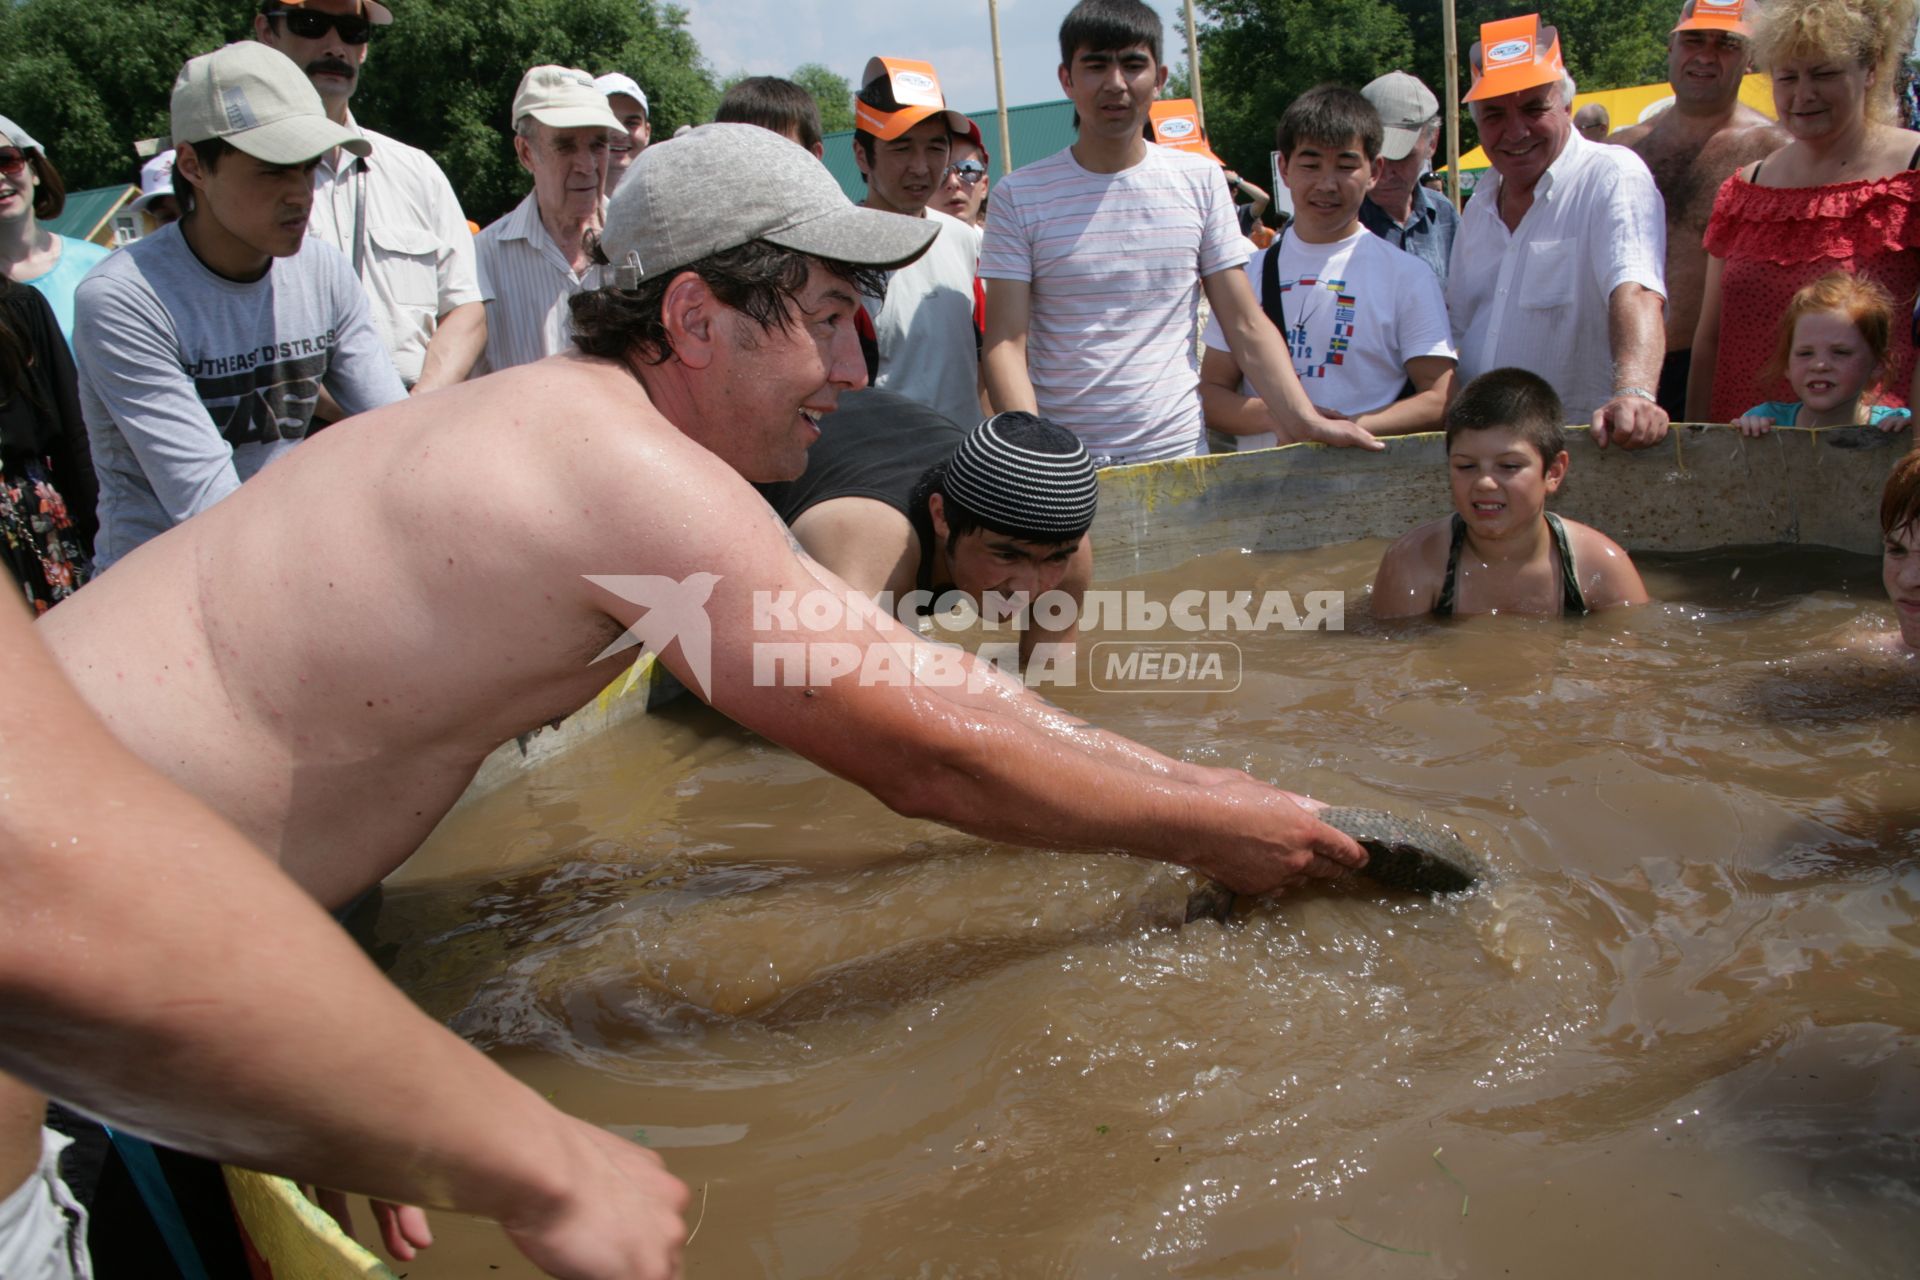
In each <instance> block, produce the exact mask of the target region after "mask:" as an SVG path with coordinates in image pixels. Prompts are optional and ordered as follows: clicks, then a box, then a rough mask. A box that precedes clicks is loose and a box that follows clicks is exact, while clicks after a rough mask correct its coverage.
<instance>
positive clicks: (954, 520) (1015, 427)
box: [907, 413, 1093, 555]
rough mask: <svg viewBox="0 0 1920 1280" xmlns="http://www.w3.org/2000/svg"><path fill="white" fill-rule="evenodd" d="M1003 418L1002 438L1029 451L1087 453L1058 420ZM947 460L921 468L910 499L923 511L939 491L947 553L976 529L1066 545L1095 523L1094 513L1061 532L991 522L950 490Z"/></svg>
mask: <svg viewBox="0 0 1920 1280" xmlns="http://www.w3.org/2000/svg"><path fill="white" fill-rule="evenodd" d="M998 416H999V418H1000V419H1001V423H1000V432H999V434H1000V438H1001V439H1002V440H1004V441H1005V442H1006V443H1007V444H1009V445H1012V446H1014V447H1015V448H1018V449H1022V450H1025V451H1027V452H1030V453H1043V454H1051V455H1054V456H1056V457H1062V458H1066V457H1072V456H1073V455H1075V454H1079V453H1084V452H1085V450H1086V446H1085V445H1083V444H1081V442H1080V438H1079V437H1078V436H1076V435H1074V434H1073V432H1071V431H1069V430H1067V429H1066V428H1065V427H1063V426H1060V425H1059V424H1057V423H1054V422H1049V421H1047V420H1046V419H1045V418H1041V417H1037V416H1035V415H1033V414H1027V413H1018V414H1016V413H1004V414H1000V415H998ZM947 466H948V462H947V460H945V459H943V460H941V461H939V462H936V463H934V464H933V465H932V466H930V467H928V468H927V469H926V470H925V471H923V472H921V474H920V479H919V480H917V481H916V482H915V483H914V486H913V494H912V496H911V497H910V498H908V500H907V510H909V511H924V510H926V508H927V499H928V498H930V497H932V496H933V495H934V494H936V493H937V494H939V495H940V509H941V512H942V514H943V516H944V518H945V519H946V522H947V554H948V555H952V554H954V553H955V551H956V549H957V548H958V546H959V543H960V539H961V538H963V537H965V536H966V535H967V534H969V533H972V532H974V531H975V530H976V529H983V530H985V531H986V532H988V533H993V534H998V535H999V536H1001V537H1003V538H1012V539H1013V540H1014V541H1016V542H1036V543H1039V544H1040V545H1042V546H1065V545H1067V544H1068V543H1075V542H1078V541H1080V539H1081V538H1084V537H1085V536H1086V534H1087V530H1088V529H1091V528H1092V527H1093V519H1092V517H1091V515H1089V516H1088V518H1087V523H1086V526H1085V527H1084V528H1080V529H1077V530H1073V531H1068V532H1062V531H1061V530H1059V529H1027V528H1016V527H1008V526H1006V525H1005V524H1002V523H996V522H991V521H988V520H985V519H983V518H982V517H981V515H980V513H979V512H977V511H975V510H974V509H973V508H972V507H969V506H968V505H967V504H966V503H965V502H962V501H961V500H960V499H958V498H956V497H954V496H953V494H952V493H950V492H948V485H947Z"/></svg>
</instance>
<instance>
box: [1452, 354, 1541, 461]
mask: <svg viewBox="0 0 1920 1280" xmlns="http://www.w3.org/2000/svg"><path fill="white" fill-rule="evenodd" d="M1565 417H1566V411H1565V409H1564V408H1563V407H1562V406H1561V404H1560V397H1559V396H1557V395H1555V394H1554V390H1553V388H1552V387H1551V386H1549V385H1547V380H1546V379H1545V378H1542V377H1541V376H1540V375H1539V374H1537V373H1529V372H1527V371H1526V370H1525V369H1492V370H1489V371H1488V372H1486V373H1483V374H1481V375H1480V376H1479V377H1477V378H1475V379H1474V380H1473V381H1472V382H1469V383H1468V384H1467V389H1466V390H1465V391H1462V392H1461V393H1460V398H1459V399H1457V400H1455V401H1454V402H1453V403H1452V404H1451V405H1449V406H1447V416H1446V430H1447V449H1448V450H1449V451H1451V450H1452V449H1453V442H1454V441H1455V440H1457V439H1459V438H1460V436H1461V435H1463V434H1465V433H1466V432H1468V431H1512V432H1515V433H1517V434H1518V435H1519V436H1520V438H1521V439H1522V440H1525V441H1526V442H1527V443H1528V444H1530V445H1532V446H1533V447H1534V448H1535V449H1537V450H1539V451H1540V461H1541V462H1542V463H1545V464H1548V465H1551V464H1552V462H1553V460H1554V459H1555V458H1556V457H1558V456H1559V455H1560V454H1561V453H1562V452H1564V451H1565V450H1566V447H1567V433H1566V429H1565V427H1564V426H1563V425H1562V421H1563V419H1564V418H1565Z"/></svg>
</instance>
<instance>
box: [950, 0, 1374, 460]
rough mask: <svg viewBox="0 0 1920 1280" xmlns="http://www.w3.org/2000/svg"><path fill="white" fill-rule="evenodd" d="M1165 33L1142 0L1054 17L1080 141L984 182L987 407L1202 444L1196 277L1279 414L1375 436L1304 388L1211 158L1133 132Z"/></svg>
mask: <svg viewBox="0 0 1920 1280" xmlns="http://www.w3.org/2000/svg"><path fill="white" fill-rule="evenodd" d="M1160 40H1161V25H1160V16H1159V15H1158V14H1157V13H1155V12H1154V11H1153V10H1152V9H1151V8H1149V7H1148V6H1147V5H1145V4H1142V3H1140V0H1081V3H1080V4H1078V5H1076V6H1074V9H1073V11H1072V12H1071V13H1069V14H1068V15H1067V17H1066V20H1065V21H1064V22H1063V23H1061V25H1060V64H1061V65H1060V86H1061V88H1062V89H1064V90H1065V91H1066V93H1067V96H1068V97H1069V98H1071V99H1072V100H1073V105H1074V110H1075V113H1076V115H1077V117H1078V123H1079V137H1078V140H1077V141H1075V143H1074V144H1073V146H1071V147H1069V148H1068V149H1067V150H1065V151H1062V152H1060V153H1058V154H1057V155H1053V156H1049V157H1048V158H1047V159H1045V160H1041V161H1037V162H1035V163H1033V164H1030V165H1027V166H1026V167H1024V168H1022V169H1020V170H1018V171H1016V172H1014V173H1012V174H1010V175H1009V176H1007V177H1006V178H1005V179H1003V180H1002V181H1001V183H1000V185H999V186H997V187H995V188H994V193H993V203H992V206H991V208H990V210H989V212H988V214H987V231H986V239H985V242H984V244H983V245H982V247H981V253H980V275H981V277H982V278H984V279H985V280H986V281H987V337H986V353H985V358H984V365H985V373H986V382H987V395H988V398H989V399H990V400H991V401H992V405H993V408H994V410H995V411H996V412H1007V411H1010V410H1024V411H1026V412H1028V413H1038V414H1040V415H1042V416H1043V417H1047V418H1051V419H1053V420H1054V421H1055V422H1058V423H1059V424H1061V425H1062V426H1064V427H1067V428H1069V429H1071V430H1072V431H1074V432H1075V433H1076V434H1078V435H1079V436H1080V437H1081V439H1082V440H1084V441H1085V442H1086V445H1087V449H1088V451H1089V452H1090V453H1092V454H1093V455H1094V456H1095V458H1096V459H1099V460H1101V461H1102V462H1103V463H1122V462H1145V461H1151V460H1155V459H1160V458H1180V457H1188V456H1191V455H1193V454H1197V453H1203V452H1205V450H1206V432H1205V429H1204V427H1203V425H1202V421H1201V413H1200V395H1199V387H1198V382H1199V378H1198V370H1197V368H1196V367H1195V361H1194V352H1193V333H1194V324H1195V319H1196V316H1197V313H1198V306H1199V295H1200V291H1201V290H1202V289H1203V288H1204V289H1205V291H1206V295H1207V302H1208V304H1209V305H1210V306H1211V307H1212V309H1213V314H1214V315H1215V316H1216V317H1218V318H1219V320H1220V322H1221V325H1222V332H1223V334H1224V335H1225V341H1226V342H1227V343H1228V345H1229V347H1230V348H1231V349H1232V350H1233V351H1235V352H1237V353H1238V355H1239V359H1240V363H1241V365H1242V366H1243V367H1244V368H1245V369H1246V371H1247V376H1248V377H1249V378H1251V379H1252V380H1253V383H1254V385H1255V386H1257V387H1259V388H1261V389H1262V393H1263V398H1264V400H1265V402H1266V404H1267V406H1268V408H1269V410H1270V412H1271V414H1272V418H1273V422H1272V426H1273V427H1274V428H1275V429H1276V430H1277V431H1279V432H1281V433H1283V434H1284V436H1285V438H1286V439H1288V440H1289V441H1292V440H1323V441H1326V442H1328V443H1336V444H1347V443H1355V444H1361V445H1363V446H1364V447H1369V448H1379V447H1380V445H1379V444H1378V442H1377V441H1375V440H1374V439H1373V437H1372V436H1370V435H1368V434H1367V433H1366V432H1365V431H1362V430H1361V429H1360V428H1358V427H1356V426H1354V425H1353V424H1352V423H1351V422H1346V421H1343V420H1340V419H1329V418H1327V417H1325V416H1324V415H1322V414H1321V413H1319V412H1318V411H1317V410H1315V409H1314V407H1313V405H1312V404H1311V403H1310V402H1309V401H1308V399H1307V396H1306V393H1305V392H1304V391H1302V390H1301V387H1300V380H1299V379H1298V378H1297V377H1295V376H1294V372H1293V365H1292V363H1291V361H1289V360H1288V358H1287V352H1286V348H1285V347H1284V346H1283V345H1282V344H1281V342H1280V340H1279V334H1278V333H1277V332H1275V330H1274V328H1273V326H1271V325H1269V324H1268V323H1267V322H1266V319H1265V317H1263V316H1262V315H1261V314H1260V308H1259V304H1258V303H1256V302H1255V301H1254V297H1253V291H1252V290H1251V289H1249V288H1248V287H1247V281H1246V276H1245V274H1244V273H1242V272H1241V271H1240V269H1239V268H1240V267H1241V266H1242V265H1243V264H1244V263H1245V262H1246V260H1247V254H1248V253H1249V252H1250V251H1251V249H1252V246H1251V245H1249V244H1248V243H1247V241H1246V238H1245V237H1244V236H1242V235H1241V234H1240V231H1239V228H1238V226H1237V224H1236V222H1235V218H1234V211H1233V200H1232V197H1231V195H1230V194H1229V193H1228V191H1227V186H1226V183H1225V182H1224V181H1223V180H1222V179H1221V176H1220V166H1219V165H1217V164H1214V163H1213V162H1212V161H1209V160H1206V159H1203V158H1201V157H1199V156H1195V155H1190V154H1188V153H1185V152H1180V151H1174V150H1171V149H1168V148H1165V147H1157V146H1152V145H1150V144H1149V143H1148V142H1147V141H1146V139H1145V137H1144V136H1143V135H1142V128H1143V126H1144V125H1145V124H1146V121H1147V116H1148V111H1149V109H1150V108H1151V106H1152V104H1153V99H1154V95H1155V94H1156V93H1157V92H1158V91H1159V90H1160V88H1161V86H1163V85H1164V84H1165V83H1166V79H1167V69H1166V67H1165V66H1164V65H1162V64H1161V61H1160Z"/></svg>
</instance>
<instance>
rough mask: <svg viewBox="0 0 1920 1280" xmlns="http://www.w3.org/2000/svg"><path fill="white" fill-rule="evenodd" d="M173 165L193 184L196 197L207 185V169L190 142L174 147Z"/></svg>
mask: <svg viewBox="0 0 1920 1280" xmlns="http://www.w3.org/2000/svg"><path fill="white" fill-rule="evenodd" d="M173 167H174V168H175V169H176V170H177V171H178V172H179V174H180V176H181V177H183V178H185V179H186V180H187V181H188V182H189V183H190V184H192V186H193V191H194V195H195V196H196V197H197V196H199V195H200V193H201V192H202V190H204V189H205V187H206V185H207V170H206V167H205V166H204V165H202V164H201V163H200V153H199V152H198V151H195V150H194V149H193V144H192V143H191V142H183V143H180V144H178V145H177V146H176V147H175V149H174V155H173Z"/></svg>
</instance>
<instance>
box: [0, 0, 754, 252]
mask: <svg viewBox="0 0 1920 1280" xmlns="http://www.w3.org/2000/svg"><path fill="white" fill-rule="evenodd" d="M396 9H397V13H396V15H395V21H394V24H393V25H392V26H391V27H386V28H382V29H379V30H376V32H375V33H374V42H373V47H372V49H371V50H370V51H369V54H368V65H367V74H366V79H365V81H364V83H363V84H362V86H361V88H360V91H359V92H358V93H356V94H355V95H354V100H353V110H354V115H355V116H356V117H357V118H358V119H360V120H362V121H364V122H365V123H367V124H369V125H371V126H373V127H374V128H376V129H380V130H383V131H384V132H387V133H391V134H393V135H394V136H395V137H398V138H402V139H404V140H405V141H407V142H411V143H413V144H414V145H415V146H418V147H422V148H424V149H425V150H427V151H429V152H431V153H432V154H433V156H434V158H435V159H436V160H438V161H439V162H440V164H441V166H442V167H443V168H444V169H445V170H446V171H447V177H448V178H449V179H450V180H451V181H452V182H453V187H454V190H455V191H457V192H459V194H460V198H461V203H462V204H463V205H464V207H465V209H466V212H467V216H468V217H470V218H472V219H474V220H475V221H476V222H480V223H482V224H485V223H487V222H490V221H492V220H493V219H494V218H495V217H498V216H499V215H500V214H501V213H504V212H505V211H506V210H507V209H509V208H511V207H512V206H513V204H514V203H515V202H517V201H518V200H519V199H520V197H521V196H523V195H524V194H525V193H526V191H527V187H528V181H527V177H526V175H525V173H524V172H522V171H521V169H520V167H519V164H518V163H517V162H516V161H515V159H514V156H513V144H512V126H511V122H510V121H509V120H508V119H507V116H508V113H509V109H510V107H511V104H512V101H513V91H514V88H515V86H517V85H518V84H519V82H520V77H521V76H522V75H523V74H524V73H525V72H526V70H527V68H529V67H532V66H536V65H538V64H540V63H543V62H556V63H559V64H561V65H563V66H571V67H581V68H583V69H585V70H587V71H590V72H593V73H595V74H598V73H600V72H603V71H611V70H621V71H625V72H626V73H627V74H629V75H631V76H632V77H633V78H634V79H636V80H638V81H639V82H640V84H641V86H642V87H643V88H645V89H646V91H647V97H648V100H649V103H650V105H651V107H652V114H653V127H654V133H655V135H656V136H660V137H665V136H668V135H670V134H671V133H672V132H673V130H674V128H675V127H676V126H678V125H680V124H685V123H699V122H701V121H703V120H708V119H711V118H712V116H713V108H714V105H715V104H716V103H717V102H718V100H719V91H718V89H717V87H716V86H715V84H714V79H713V74H712V72H711V71H710V70H709V69H708V68H707V66H706V64H705V62H704V61H703V60H702V58H701V56H700V50H699V47H698V46H697V45H696V44H695V42H694V39H693V37H692V35H691V34H690V33H689V32H688V31H687V29H686V11H685V10H684V9H681V8H679V7H677V6H674V5H671V4H662V3H657V2H656V0H515V3H512V4H499V3H497V0H408V2H407V3H406V4H405V5H404V6H396ZM253 11H254V9H253V6H251V5H248V4H245V3H244V0H6V2H5V3H0V49H4V50H6V56H5V57H4V58H3V59H0V113H5V114H7V115H10V116H12V117H13V118H14V119H16V120H18V121H19V122H20V123H21V125H23V126H24V127H25V128H26V129H27V130H28V131H29V132H31V133H33V134H34V135H35V136H36V137H38V138H39V139H40V140H41V142H43V143H44V144H46V147H47V150H48V152H49V154H50V155H51V156H52V157H53V159H54V162H55V163H56V164H57V165H58V166H59V167H60V171H61V173H62V174H63V175H64V176H65V177H66V178H67V182H68V185H69V186H70V187H87V186H101V185H105V184H108V183H113V182H123V181H131V180H132V178H133V176H134V174H135V173H136V172H137V170H138V162H137V160H136V159H135V157H134V154H133V142H134V140H135V139H138V138H145V137H154V136H158V135H162V134H165V133H166V132H167V103H168V99H169V97H170V96H171V93H172V88H173V79H174V76H175V75H176V74H177V73H178V72H179V69H180V64H181V63H183V62H185V61H186V60H187V59H188V58H189V57H192V56H193V55H195V54H199V53H205V52H207V51H208V50H211V49H214V48H217V47H218V46H219V45H220V44H221V43H223V42H225V41H227V40H237V39H242V38H245V37H246V36H247V34H248V33H249V32H250V31H251V14H252V12H253Z"/></svg>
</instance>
